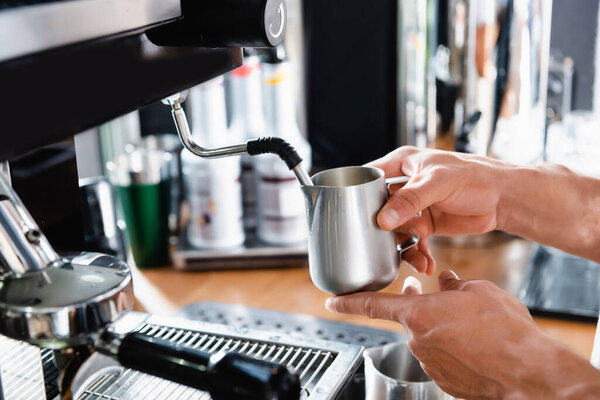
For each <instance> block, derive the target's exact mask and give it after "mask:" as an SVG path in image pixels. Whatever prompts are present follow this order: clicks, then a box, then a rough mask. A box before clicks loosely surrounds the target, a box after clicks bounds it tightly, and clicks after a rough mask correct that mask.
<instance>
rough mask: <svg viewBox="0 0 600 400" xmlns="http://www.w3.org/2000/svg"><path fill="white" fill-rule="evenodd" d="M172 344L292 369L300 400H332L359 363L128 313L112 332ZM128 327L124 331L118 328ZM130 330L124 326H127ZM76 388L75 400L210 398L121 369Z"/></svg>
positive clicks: (265, 337) (282, 341) (318, 348)
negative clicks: (300, 388) (298, 378)
mask: <svg viewBox="0 0 600 400" xmlns="http://www.w3.org/2000/svg"><path fill="white" fill-rule="evenodd" d="M140 317H142V318H143V319H142V321H141V323H140V324H139V325H137V328H135V330H136V331H138V332H141V333H144V334H146V335H150V336H153V337H157V338H161V339H164V340H168V341H170V342H173V343H178V344H181V345H185V346H189V347H191V348H196V349H201V350H204V351H208V352H210V353H216V352H219V351H221V350H224V349H227V350H228V351H236V352H239V353H242V354H245V355H248V356H251V357H255V358H260V359H263V360H270V361H273V362H278V363H281V364H285V365H288V366H289V367H291V368H293V369H294V370H295V371H296V372H297V373H298V374H299V376H301V381H302V386H303V396H302V398H303V399H310V400H313V399H314V400H316V399H319V400H320V399H334V398H335V396H336V395H337V394H338V393H339V391H340V390H341V389H342V387H343V386H344V384H345V383H346V381H347V380H348V379H349V377H350V375H351V374H352V373H353V372H354V370H355V369H356V368H357V367H358V364H359V363H360V354H361V350H362V349H361V347H359V346H352V345H346V344H342V343H335V342H325V341H321V340H306V339H301V338H292V337H288V336H285V335H280V334H274V333H269V332H262V331H255V330H249V329H236V328H232V327H228V326H224V325H216V324H209V323H202V322H197V321H189V320H183V319H177V318H161V317H152V316H150V317H148V316H147V315H145V314H137V313H130V314H127V315H125V316H124V318H123V320H122V321H118V322H117V323H116V324H115V328H116V329H119V330H122V331H126V330H128V329H130V326H131V325H132V324H131V321H130V318H133V319H134V323H136V324H137V323H138V322H140ZM121 324H124V325H126V326H125V327H124V328H123V329H121V328H120V325H121ZM127 325H128V326H127ZM102 372H103V373H99V374H96V375H93V376H91V377H90V378H88V379H87V380H86V382H85V383H84V384H83V385H82V386H81V387H80V388H76V392H75V397H74V398H75V399H76V400H83V399H95V398H110V399H130V400H133V399H147V398H149V397H148V396H154V398H161V399H188V398H189V399H198V398H202V399H204V398H206V399H209V398H210V397H209V396H208V395H207V394H206V393H204V392H201V391H198V390H194V389H190V388H187V387H185V386H181V385H178V384H175V383H172V382H169V381H166V380H162V379H159V378H153V377H149V376H148V375H145V374H142V373H139V372H135V371H132V370H128V369H124V368H122V367H107V368H106V369H104V370H102Z"/></svg>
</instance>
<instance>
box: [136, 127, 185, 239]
mask: <svg viewBox="0 0 600 400" xmlns="http://www.w3.org/2000/svg"><path fill="white" fill-rule="evenodd" d="M138 149H145V150H157V151H165V152H167V153H169V154H171V161H170V162H169V174H170V178H171V209H170V212H169V229H170V231H171V236H172V237H173V238H177V237H178V236H179V221H180V219H181V201H182V197H183V181H182V177H181V175H182V174H181V151H182V150H183V144H182V143H181V140H180V139H179V136H177V135H176V134H169V133H164V134H158V135H149V136H144V137H142V138H141V139H140V141H139V142H137V143H136V144H135V145H131V146H128V147H127V149H126V150H127V151H128V152H132V151H135V150H138Z"/></svg>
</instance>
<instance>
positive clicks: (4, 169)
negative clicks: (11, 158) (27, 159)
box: [0, 161, 11, 185]
mask: <svg viewBox="0 0 600 400" xmlns="http://www.w3.org/2000/svg"><path fill="white" fill-rule="evenodd" d="M0 176H1V177H3V178H4V179H5V181H6V183H8V184H9V185H10V184H11V182H10V165H9V164H8V161H4V162H0Z"/></svg>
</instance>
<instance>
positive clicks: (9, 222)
mask: <svg viewBox="0 0 600 400" xmlns="http://www.w3.org/2000/svg"><path fill="white" fill-rule="evenodd" d="M57 262H59V257H58V254H56V253H55V252H54V250H53V249H52V247H51V246H50V243H48V240H47V239H46V237H45V236H44V235H43V234H42V233H41V231H40V228H39V227H38V225H37V224H36V223H35V221H34V220H33V218H32V217H31V215H30V214H29V212H28V211H27V210H26V209H25V206H24V205H23V203H22V202H21V200H20V199H19V196H17V194H16V193H15V192H14V190H13V189H12V188H11V186H10V185H9V184H8V182H7V181H6V180H5V179H4V177H3V175H2V174H0V272H1V273H2V275H21V274H24V273H26V272H30V271H41V270H43V269H44V268H46V267H47V266H49V265H51V264H53V263H57Z"/></svg>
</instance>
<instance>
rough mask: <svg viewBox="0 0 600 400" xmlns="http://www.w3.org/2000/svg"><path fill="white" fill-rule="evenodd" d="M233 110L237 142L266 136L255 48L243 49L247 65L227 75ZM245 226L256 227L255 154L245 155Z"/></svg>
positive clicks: (243, 169)
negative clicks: (253, 158)
mask: <svg viewBox="0 0 600 400" xmlns="http://www.w3.org/2000/svg"><path fill="white" fill-rule="evenodd" d="M226 79H227V82H228V86H229V93H228V95H229V98H228V99H229V102H228V103H229V104H230V109H231V126H230V132H231V136H233V137H235V139H236V141H247V140H249V139H253V138H257V137H261V136H265V129H266V127H265V119H264V115H263V108H262V93H261V90H262V88H261V80H260V58H259V57H258V55H257V53H256V50H253V49H245V50H244V65H242V66H241V67H239V68H238V69H236V70H234V71H232V72H231V73H230V74H228V75H227V78H226ZM242 201H243V205H244V228H246V230H249V231H253V230H254V229H256V176H255V171H254V165H253V160H252V157H250V156H249V155H244V156H242Z"/></svg>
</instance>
